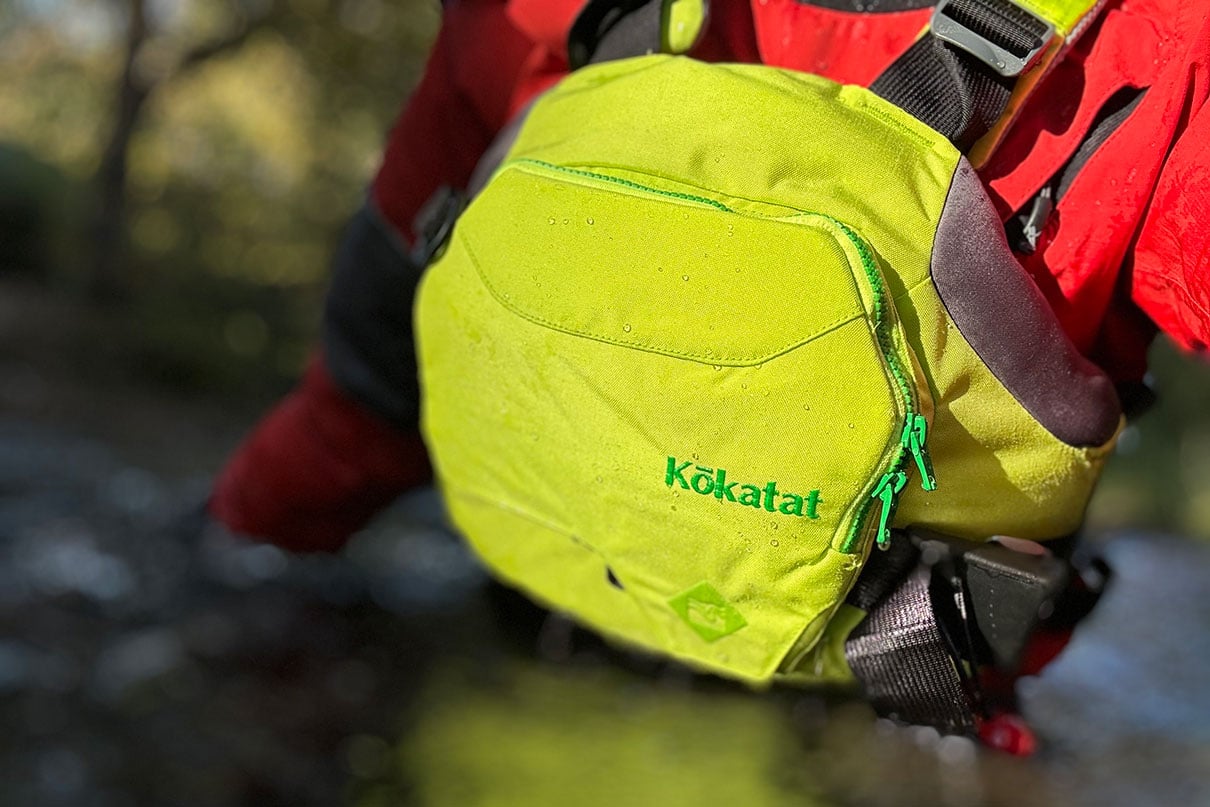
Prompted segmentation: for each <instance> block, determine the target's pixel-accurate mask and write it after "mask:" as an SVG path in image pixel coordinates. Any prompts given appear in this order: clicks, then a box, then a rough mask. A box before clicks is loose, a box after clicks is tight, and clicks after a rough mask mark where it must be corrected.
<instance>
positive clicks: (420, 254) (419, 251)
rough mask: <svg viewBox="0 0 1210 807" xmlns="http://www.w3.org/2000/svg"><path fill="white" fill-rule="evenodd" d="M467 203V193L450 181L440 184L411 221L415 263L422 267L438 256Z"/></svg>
mask: <svg viewBox="0 0 1210 807" xmlns="http://www.w3.org/2000/svg"><path fill="white" fill-rule="evenodd" d="M465 207H466V197H465V196H463V195H462V194H461V193H459V192H458V191H456V190H454V189H453V188H451V187H450V186H449V185H442V186H441V187H439V188H437V190H435V191H434V192H433V195H432V196H430V197H429V198H428V201H426V202H425V203H424V204H423V205H421V207H420V210H419V212H417V213H416V218H415V220H414V221H413V222H412V230H413V232H414V233H415V234H416V238H415V241H414V243H413V245H412V250H411V252H410V253H409V256H408V257H410V258H411V261H412V264H413V265H414V266H419V267H425V266H428V265H429V263H430V262H431V261H432V260H433V258H435V257H437V255H438V253H440V252H441V250H442V248H443V247H444V246H445V242H446V241H448V240H449V238H450V234H451V233H453V232H454V223H455V222H457V221H458V217H459V216H460V215H462V211H463V209H464V208H465Z"/></svg>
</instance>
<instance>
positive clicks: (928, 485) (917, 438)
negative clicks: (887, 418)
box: [900, 415, 937, 490]
mask: <svg viewBox="0 0 1210 807" xmlns="http://www.w3.org/2000/svg"><path fill="white" fill-rule="evenodd" d="M928 433H929V422H928V420H926V419H925V417H924V415H912V416H911V417H909V418H908V419H907V423H904V424H903V436H902V437H901V438H900V442H901V443H902V444H903V447H904V448H906V449H907V450H908V451H910V452H912V458H913V459H915V460H916V467H917V468H919V469H920V487H922V488H924V489H925V490H936V489H937V477H936V476H935V475H934V474H933V459H932V457H930V456H929V451H928V448H926V447H925V445H924V441H925V440H927V439H928Z"/></svg>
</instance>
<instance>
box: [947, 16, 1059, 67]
mask: <svg viewBox="0 0 1210 807" xmlns="http://www.w3.org/2000/svg"><path fill="white" fill-rule="evenodd" d="M929 26H930V29H931V31H932V34H933V36H935V37H937V38H938V39H940V40H942V41H943V42H947V43H949V44H950V45H953V46H954V47H956V48H959V49H960V50H963V51H966V52H967V53H969V54H970V55H971V56H974V57H975V58H976V59H978V60H979V61H981V62H983V63H984V64H986V65H987V66H988V67H990V68H991V69H992V70H995V71H996V72H997V73H999V74H1000V75H1002V76H1007V77H1013V76H1019V75H1021V74H1022V73H1024V72H1025V71H1026V70H1027V69H1029V67H1030V66H1031V65H1032V64H1033V63H1034V61H1035V60H1036V59H1037V58H1038V56H1039V55H1040V54H1041V53H1042V51H1043V50H1045V49H1046V46H1047V45H1049V44H1050V43H1051V41H1052V40H1053V39H1054V36H1055V26H1054V25H1053V24H1052V23H1050V22H1047V21H1046V20H1044V19H1042V18H1041V17H1038V16H1036V15H1034V14H1032V13H1031V12H1029V11H1027V10H1026V9H1024V8H1022V7H1021V6H1019V5H1017V4H1016V3H1013V2H1009V0H941V2H940V3H938V4H937V7H936V8H935V9H934V10H933V17H932V20H931V21H930V23H929Z"/></svg>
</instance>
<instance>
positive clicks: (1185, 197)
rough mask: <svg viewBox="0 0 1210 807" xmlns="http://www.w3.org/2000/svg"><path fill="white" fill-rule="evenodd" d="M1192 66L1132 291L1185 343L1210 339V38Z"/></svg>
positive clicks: (1195, 345)
mask: <svg viewBox="0 0 1210 807" xmlns="http://www.w3.org/2000/svg"><path fill="white" fill-rule="evenodd" d="M1201 45H1202V56H1201V58H1199V59H1197V60H1195V61H1193V62H1192V63H1191V64H1190V65H1189V73H1188V84H1187V87H1188V93H1187V95H1186V98H1185V109H1184V112H1183V115H1184V116H1185V117H1186V118H1187V120H1188V126H1187V128H1186V129H1185V131H1184V132H1182V133H1181V135H1180V137H1179V138H1178V139H1177V141H1176V142H1175V143H1174V144H1173V146H1172V150H1171V152H1170V153H1169V157H1168V160H1167V162H1166V163H1165V165H1164V168H1163V171H1162V173H1161V174H1160V178H1159V182H1158V183H1157V185H1156V189H1155V195H1154V197H1153V199H1152V204H1151V215H1150V216H1149V217H1148V218H1147V220H1146V222H1145V223H1144V225H1143V228H1142V230H1141V231H1140V233H1139V238H1138V243H1137V246H1136V247H1135V250H1134V274H1133V278H1132V288H1131V296H1132V298H1133V299H1134V301H1135V303H1137V304H1138V306H1139V307H1140V308H1142V310H1143V311H1144V312H1146V313H1147V315H1148V316H1150V317H1151V318H1152V319H1153V320H1154V321H1155V323H1156V324H1157V325H1158V326H1159V327H1160V329H1161V330H1163V331H1164V332H1165V333H1167V334H1168V335H1169V336H1171V337H1172V338H1173V339H1174V340H1175V341H1176V342H1177V343H1178V344H1179V345H1181V346H1182V347H1184V348H1186V349H1189V350H1198V351H1204V350H1206V348H1207V346H1208V345H1210V107H1208V106H1207V104H1206V99H1207V96H1208V95H1210V37H1208V36H1207V32H1206V31H1205V30H1203V33H1202V37H1201Z"/></svg>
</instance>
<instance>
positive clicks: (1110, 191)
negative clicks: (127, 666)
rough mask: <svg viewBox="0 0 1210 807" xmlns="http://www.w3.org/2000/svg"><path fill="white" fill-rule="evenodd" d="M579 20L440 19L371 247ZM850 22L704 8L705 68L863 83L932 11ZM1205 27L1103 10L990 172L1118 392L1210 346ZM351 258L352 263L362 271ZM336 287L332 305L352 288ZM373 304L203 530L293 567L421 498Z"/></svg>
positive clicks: (1166, 1)
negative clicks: (404, 500) (273, 548)
mask: <svg viewBox="0 0 1210 807" xmlns="http://www.w3.org/2000/svg"><path fill="white" fill-rule="evenodd" d="M582 2H583V0H453V2H450V3H448V4H447V5H446V7H445V11H444V22H443V26H442V29H441V32H440V34H439V36H438V39H437V42H436V43H435V45H434V47H433V51H432V53H431V55H430V57H429V62H428V65H427V67H426V70H425V74H424V77H423V79H422V80H421V83H420V85H419V87H418V88H417V89H416V91H415V93H414V94H413V95H412V97H411V99H410V100H409V101H408V104H407V106H406V107H405V109H404V111H403V114H402V115H401V116H400V118H399V120H398V122H397V124H396V126H395V129H394V131H393V132H392V134H391V137H390V141H389V143H388V145H387V148H386V151H385V155H384V158H383V164H382V167H381V169H380V170H379V173H378V176H377V178H376V179H375V181H374V184H373V188H372V191H371V194H370V200H369V206H370V207H371V208H372V209H373V212H374V219H375V221H377V222H378V226H379V228H380V229H387V230H390V231H391V232H390V233H389V235H390V236H391V238H393V239H395V240H396V241H397V242H398V241H403V242H410V241H411V239H412V238H413V232H412V222H413V220H414V218H415V217H416V215H417V212H418V211H419V210H420V208H421V206H422V205H423V204H424V203H425V202H426V201H427V200H428V199H429V198H430V197H431V196H432V195H433V193H434V191H436V189H437V188H438V187H440V186H442V185H448V186H452V187H455V188H460V187H464V186H465V185H466V183H467V180H468V179H469V177H470V175H471V172H472V170H473V169H474V167H475V165H476V163H477V162H478V160H479V157H480V156H481V155H482V154H483V152H484V150H485V149H486V148H487V147H488V146H489V144H490V143H491V142H492V140H493V139H494V138H495V136H496V134H497V132H498V131H499V130H500V129H501V128H502V127H503V126H504V125H505V124H506V123H507V122H508V121H509V120H510V118H511V117H512V116H513V115H514V114H515V113H516V112H517V111H518V110H519V109H521V108H522V107H524V106H525V104H526V103H527V102H528V101H530V100H531V99H532V98H533V97H534V96H535V95H536V94H537V93H539V92H541V91H542V90H543V89H545V88H547V87H549V86H550V85H551V84H552V83H553V82H555V81H557V80H558V79H559V78H560V77H561V76H562V75H564V74H565V73H566V71H567V56H566V46H565V42H566V38H567V30H568V27H569V26H570V24H571V21H572V20H573V19H574V17H575V15H576V13H577V12H578V10H579V8H580V6H581V5H582ZM844 5H845V2H842V1H840V0H828V1H827V2H815V3H812V2H802V1H801V0H751V2H750V3H749V1H748V0H713V1H712V3H711V22H710V25H709V27H708V29H707V31H706V34H705V35H704V37H703V39H702V41H701V42H700V43H699V44H698V45H697V46H696V48H695V50H694V52H693V55H694V56H696V57H697V58H700V59H703V60H707V61H742V62H763V63H765V64H769V65H774V66H778V67H785V68H791V69H795V70H802V71H806V72H811V73H816V74H819V75H823V76H826V77H828V78H831V79H833V80H836V81H840V82H846V83H857V84H863V85H868V84H869V83H870V82H871V81H873V79H874V78H875V77H877V76H878V75H879V74H880V73H881V72H882V70H883V69H885V68H886V67H887V66H888V65H889V64H890V63H891V62H892V61H893V60H894V59H895V58H896V57H897V56H898V55H899V54H901V53H902V52H903V51H904V50H906V49H907V47H908V46H909V45H910V44H911V43H912V41H913V39H914V38H915V37H916V36H917V35H918V33H919V32H920V30H921V29H922V28H923V27H924V25H925V24H926V23H927V20H928V17H929V14H930V13H931V6H926V5H925V3H924V2H923V0H866V2H864V3H863V4H862V5H861V6H860V7H862V8H863V9H864V10H863V11H861V12H858V11H849V10H838V7H842V6H844ZM852 7H853V8H857V7H859V6H858V5H857V4H856V2H853V3H852ZM1208 12H1210V4H1207V3H1201V2H1177V0H1111V1H1110V2H1109V3H1108V4H1107V7H1106V8H1105V10H1104V11H1102V12H1101V14H1100V16H1099V18H1098V20H1097V21H1096V22H1095V24H1094V25H1093V26H1092V27H1091V28H1090V30H1089V31H1088V32H1087V33H1085V34H1084V36H1083V37H1082V38H1081V39H1080V40H1079V41H1078V43H1077V44H1076V46H1075V47H1074V49H1073V52H1072V53H1070V54H1069V55H1068V56H1067V58H1066V59H1065V60H1064V61H1063V62H1062V63H1061V64H1060V65H1059V66H1058V67H1056V68H1055V69H1054V70H1053V71H1052V73H1051V74H1050V75H1049V77H1048V78H1047V79H1046V80H1045V81H1044V83H1043V85H1042V86H1041V87H1040V88H1039V89H1038V90H1037V91H1036V92H1035V94H1034V95H1033V96H1032V97H1031V99H1030V101H1029V102H1028V103H1027V104H1026V107H1025V109H1024V110H1023V112H1022V114H1021V116H1020V118H1019V119H1018V121H1017V122H1016V123H1015V124H1014V126H1013V128H1012V129H1011V130H1010V132H1009V134H1008V136H1007V138H1006V139H1005V141H1004V142H1003V144H1002V145H1001V146H1000V148H999V149H998V150H997V151H996V153H995V155H994V156H993V158H992V160H991V161H990V162H989V163H988V164H987V165H986V166H984V167H983V168H982V169H981V171H980V173H981V175H982V176H983V178H984V180H985V181H986V183H987V186H988V188H989V190H990V193H991V197H992V199H993V201H994V202H995V203H996V205H997V206H998V208H999V210H1000V211H1001V213H1002V216H1003V218H1004V220H1005V222H1006V229H1007V230H1008V232H1009V235H1010V243H1014V245H1015V246H1016V247H1018V248H1019V250H1020V251H1019V253H1018V257H1019V258H1020V260H1021V262H1022V264H1023V265H1024V266H1025V267H1026V268H1027V269H1028V270H1029V271H1030V273H1031V274H1032V275H1033V277H1034V279H1035V280H1036V282H1037V283H1038V286H1039V287H1040V288H1041V290H1042V292H1043V293H1044V294H1045V296H1046V298H1047V299H1048V300H1049V301H1050V303H1051V305H1052V306H1053V307H1054V309H1055V311H1056V313H1057V314H1058V317H1059V320H1060V322H1061V323H1062V325H1063V327H1064V329H1065V330H1066V331H1067V333H1068V335H1069V336H1070V337H1071V339H1072V340H1073V341H1074V342H1075V344H1076V345H1077V347H1078V348H1079V349H1080V350H1081V351H1082V352H1084V353H1085V354H1086V355H1087V356H1089V357H1090V358H1091V359H1093V360H1094V361H1095V362H1097V363H1098V364H1099V365H1100V366H1102V367H1103V368H1104V369H1105V370H1106V371H1107V372H1108V373H1109V374H1110V375H1111V376H1112V377H1113V378H1115V379H1116V380H1119V381H1124V382H1125V381H1131V380H1136V379H1138V378H1139V377H1141V375H1142V373H1143V370H1144V360H1145V351H1146V348H1147V345H1148V343H1149V342H1150V340H1151V338H1152V336H1153V334H1154V332H1155V329H1156V327H1157V326H1158V328H1159V329H1160V330H1162V331H1163V332H1165V333H1166V334H1168V335H1169V336H1170V337H1172V338H1173V339H1174V340H1175V341H1176V342H1177V343H1178V344H1180V345H1182V346H1184V347H1185V348H1188V349H1191V350H1198V351H1200V350H1204V349H1205V346H1206V344H1207V342H1210V277H1208V275H1207V267H1206V259H1207V254H1208V251H1210V226H1207V225H1206V224H1205V223H1204V222H1205V221H1206V216H1205V214H1206V213H1210V210H1207V207H1208V201H1207V200H1208V199H1210V191H1208V188H1210V111H1207V110H1206V104H1205V102H1206V98H1207V94H1208V93H1210V72H1208V67H1210V19H1208ZM1040 196H1045V197H1047V199H1046V200H1044V201H1043V202H1039V197H1040ZM1052 205H1053V209H1051V207H1052ZM1037 210H1041V211H1042V214H1041V215H1040V217H1038V216H1035V222H1036V223H1038V224H1039V226H1040V235H1037V236H1036V237H1034V238H1033V239H1032V240H1031V241H1030V243H1028V244H1026V243H1023V242H1022V243H1015V242H1014V241H1013V233H1014V231H1015V230H1016V231H1019V230H1020V229H1021V227H1020V220H1021V219H1023V218H1024V217H1026V216H1027V215H1028V214H1029V213H1030V212H1031V211H1037ZM367 227H369V225H367ZM369 229H370V230H372V229H373V227H369ZM354 235H356V233H354ZM377 237H378V238H381V237H382V236H381V234H379V236H377ZM397 246H402V245H400V244H398V243H397ZM375 254H377V253H375ZM400 255H402V252H400ZM355 257H356V258H357V260H356V261H354V264H357V261H361V264H357V265H366V264H367V263H368V262H369V259H368V258H366V257H365V255H364V254H363V253H356V256H355ZM400 259H401V260H402V258H400ZM349 271H354V272H356V271H359V270H356V269H353V270H349ZM409 277H412V276H409ZM404 282H407V283H412V282H414V277H412V279H411V280H407V281H400V283H401V284H402V283H404ZM334 286H335V287H336V288H335V289H334V292H339V291H340V287H341V286H342V284H341V283H340V282H339V280H338V281H337V282H336V283H334ZM375 288H376V292H375V293H373V294H371V293H368V292H363V293H361V294H360V295H358V294H356V293H355V294H352V295H350V294H346V293H334V294H333V296H332V300H333V301H334V302H332V303H330V305H329V315H330V317H334V318H335V319H336V320H338V321H344V322H347V323H352V324H351V325H350V326H349V329H351V330H352V331H355V332H357V333H359V334H361V335H360V336H357V335H356V334H355V335H354V337H350V338H348V339H342V338H341V337H339V335H338V336H337V337H336V338H335V339H334V340H326V341H325V349H324V351H323V352H322V354H321V355H320V356H318V357H317V358H316V360H315V361H314V362H313V363H312V366H311V367H310V369H309V370H308V373H307V375H306V377H305V378H304V379H303V382H302V383H301V384H300V386H299V388H298V389H297V390H296V391H295V392H294V393H293V394H292V395H291V396H290V397H289V398H288V399H287V400H286V401H284V402H283V403H282V404H281V405H280V406H279V407H278V408H277V409H276V410H274V411H273V412H271V413H270V414H269V416H268V417H267V418H266V419H265V420H264V421H263V422H262V423H261V424H260V426H258V428H257V430H256V431H255V432H254V433H253V435H252V436H251V437H250V438H249V439H248V441H246V442H245V444H244V445H243V446H242V447H241V448H240V450H239V451H238V452H237V454H236V455H235V457H234V458H233V459H232V461H231V462H230V464H229V465H228V467H227V468H226V469H225V470H224V472H223V473H222V475H221V476H220V478H219V481H218V483H217V485H216V489H215V493H214V495H213V497H212V499H211V512H212V513H213V514H215V515H216V516H217V517H218V518H219V519H220V520H222V521H224V522H225V523H226V524H227V525H228V526H229V527H231V528H232V529H234V530H236V531H238V532H242V533H245V534H249V535H253V536H258V537H262V538H267V539H270V540H273V541H275V542H277V543H279V544H281V545H283V546H287V547H290V548H294V549H332V548H335V547H337V546H339V545H340V544H341V542H342V541H343V540H344V539H345V538H346V537H347V536H348V535H349V534H350V533H351V532H353V531H354V530H356V529H357V528H358V527H360V526H361V525H362V524H364V523H365V521H366V520H368V519H369V518H370V517H371V516H372V515H373V514H374V513H375V512H376V511H377V510H378V509H379V508H381V507H382V506H384V505H385V504H387V503H388V502H390V501H391V499H392V498H394V497H395V496H396V495H397V494H398V493H400V492H401V491H403V490H406V489H408V488H409V487H414V486H416V485H419V484H423V483H424V482H425V481H427V480H428V478H429V473H430V471H429V467H428V463H427V459H426V456H425V453H424V449H423V445H422V443H421V442H420V439H419V436H418V433H417V431H416V422H415V407H414V406H412V405H410V404H406V403H405V404H404V405H401V406H396V405H395V404H394V403H393V401H392V389H391V388H392V387H400V388H403V387H407V388H408V390H407V391H406V392H405V393H404V394H403V396H402V397H403V398H405V399H406V398H409V397H414V396H415V392H414V390H413V389H412V387H414V384H415V382H414V379H410V378H405V377H403V376H400V375H399V374H398V373H396V374H394V375H392V374H391V373H387V375H386V376H384V377H381V378H375V377H374V376H375V374H374V372H372V370H369V371H367V370H363V369H357V370H355V371H349V372H345V370H344V368H345V367H346V365H349V364H356V363H357V358H356V356H357V354H358V348H357V346H356V344H355V343H357V342H358V341H360V342H361V343H362V345H363V347H364V348H365V350H367V351H369V352H371V353H372V352H373V351H374V350H378V351H380V352H381V351H383V350H384V349H387V348H390V338H378V337H377V336H376V335H375V334H377V333H379V332H378V331H375V330H374V329H372V328H370V329H369V330H368V331H366V330H364V329H365V327H366V323H367V322H371V321H373V320H375V319H376V318H377V319H395V320H399V322H397V323H393V324H392V325H391V327H392V328H393V330H391V331H390V333H391V334H394V335H395V336H398V335H399V334H401V333H403V334H406V333H407V332H408V329H409V328H410V323H409V322H408V321H407V316H408V309H407V308H406V307H405V308H398V307H396V308H393V309H392V308H389V307H386V308H383V307H377V306H376V305H374V304H373V300H375V299H381V298H384V297H385V298H390V299H393V297H392V294H393V292H392V290H391V289H390V288H389V282H388V281H387V280H382V282H380V283H379V284H378V286H376V287H375ZM405 292H406V293H405ZM410 294H411V290H410V289H407V290H400V291H399V293H398V295H396V296H397V297H398V298H399V299H405V298H406V299H407V300H410V299H411V298H410ZM359 299H360V300H361V301H362V303H361V304H359V303H358V302H357V301H358V300H359ZM350 300H351V302H349V301H350ZM346 309H347V310H346ZM347 330H348V329H347ZM403 338H406V336H405V337H403ZM371 343H373V344H371ZM350 344H352V345H353V346H352V347H350ZM392 349H393V348H392ZM400 352H404V351H403V350H402V349H401V350H400ZM350 356H352V357H353V358H352V359H350V358H349V357H350ZM380 363H381V362H380ZM369 364H371V365H373V364H374V362H373V361H371V362H369ZM392 372H394V371H392ZM412 375H414V372H413V373H412ZM401 378H402V379H403V380H402V381H401V380H400V379H401ZM345 379H348V380H347V382H346V381H345ZM384 379H385V380H384ZM471 394H473V393H471Z"/></svg>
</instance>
